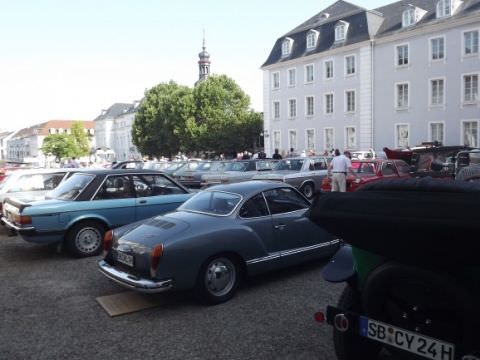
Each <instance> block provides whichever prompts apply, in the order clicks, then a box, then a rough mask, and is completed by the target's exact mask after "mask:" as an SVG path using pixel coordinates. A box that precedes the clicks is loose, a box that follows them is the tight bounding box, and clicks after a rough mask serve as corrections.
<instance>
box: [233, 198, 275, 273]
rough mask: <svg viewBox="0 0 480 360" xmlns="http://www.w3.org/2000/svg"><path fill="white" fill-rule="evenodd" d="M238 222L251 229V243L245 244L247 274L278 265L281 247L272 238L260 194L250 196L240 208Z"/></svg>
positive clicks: (271, 229)
mask: <svg viewBox="0 0 480 360" xmlns="http://www.w3.org/2000/svg"><path fill="white" fill-rule="evenodd" d="M238 221H239V223H240V224H241V225H243V226H246V227H248V228H249V229H251V231H252V233H253V236H252V237H251V239H252V240H251V241H252V243H250V244H247V246H248V247H249V251H248V252H247V253H249V254H250V256H249V258H248V259H247V265H248V268H249V273H257V272H264V271H268V270H272V269H273V268H275V267H279V265H280V257H281V246H280V244H279V243H278V242H277V241H275V238H274V237H273V223H272V217H271V215H270V212H269V211H268V207H267V204H266V202H265V198H264V196H263V194H262V193H260V194H257V195H254V196H252V197H251V198H250V199H248V200H247V201H245V203H244V204H243V205H242V206H241V207H240V210H239V212H238Z"/></svg>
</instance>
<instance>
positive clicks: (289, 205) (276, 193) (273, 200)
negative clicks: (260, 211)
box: [264, 188, 310, 215]
mask: <svg viewBox="0 0 480 360" xmlns="http://www.w3.org/2000/svg"><path fill="white" fill-rule="evenodd" d="M264 195H265V199H267V204H268V208H269V209H270V213H271V214H272V215H275V214H283V213H287V212H292V211H297V210H303V209H307V208H309V207H310V203H309V202H308V201H307V200H305V199H304V198H303V197H302V196H301V195H299V194H298V193H297V192H296V191H295V190H293V189H289V188H280V189H273V190H269V191H265V192H264Z"/></svg>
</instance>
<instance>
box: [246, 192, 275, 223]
mask: <svg viewBox="0 0 480 360" xmlns="http://www.w3.org/2000/svg"><path fill="white" fill-rule="evenodd" d="M239 215H240V217H242V218H254V217H260V216H267V215H269V212H268V208H267V204H266V203H265V199H264V198H263V195H262V194H257V195H255V196H254V197H252V198H251V199H250V200H248V201H246V202H245V204H243V206H242V207H241V209H240V212H239Z"/></svg>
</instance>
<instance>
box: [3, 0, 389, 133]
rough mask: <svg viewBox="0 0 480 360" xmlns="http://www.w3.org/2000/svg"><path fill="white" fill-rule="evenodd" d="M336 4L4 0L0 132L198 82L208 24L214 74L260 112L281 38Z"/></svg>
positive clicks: (83, 115) (372, 1)
mask: <svg viewBox="0 0 480 360" xmlns="http://www.w3.org/2000/svg"><path fill="white" fill-rule="evenodd" d="M333 2H334V1H332V0H326V1H325V0H316V1H314V0H300V1H292V0H261V1H259V0H242V1H235V2H234V1H230V0H223V1H222V0H203V1H201V0H176V1H171V0H169V1H167V0H129V1H127V0H82V1H69V0H67V1H66V0H18V1H11V0H0V109H1V111H0V129H2V130H18V129H21V128H23V127H27V126H31V125H34V124H38V123H41V122H45V121H48V120H93V119H94V118H95V117H97V116H98V115H99V114H100V112H101V110H102V109H107V108H108V107H110V106H111V105H112V104H114V103H116V102H126V103H131V102H133V101H134V100H140V99H141V98H142V97H143V94H144V92H145V90H146V89H149V88H151V87H153V86H155V85H157V84H159V83H162V82H168V81H170V80H173V81H175V82H176V83H178V84H181V85H187V86H193V84H194V83H195V81H197V80H198V63H197V62H198V53H199V52H200V51H201V50H202V40H203V31H205V41H206V47H207V51H208V52H209V53H210V60H211V73H213V74H226V75H227V76H229V77H231V78H232V79H234V80H235V82H236V83H237V84H238V85H239V86H240V87H241V88H242V89H243V90H244V91H245V92H246V93H247V94H248V95H249V96H250V99H251V107H252V108H253V109H254V110H256V111H263V109H262V108H263V102H262V101H263V100H262V84H263V75H262V71H261V70H260V66H261V65H262V64H263V62H265V60H266V59H267V56H268V54H269V52H270V50H271V49H272V47H273V45H274V43H275V41H276V39H277V38H279V37H281V36H282V35H283V34H285V33H287V32H288V31H290V30H291V29H293V28H295V27H296V26H297V25H299V24H301V23H302V22H304V21H306V20H307V19H309V18H310V17H312V16H314V15H315V14H317V13H319V12H321V11H322V10H323V9H325V8H326V7H328V6H329V5H331V4H332V3H333ZM391 2H392V1H388V0H366V1H365V0H363V1H362V2H352V3H355V4H356V5H359V6H363V7H365V8H367V9H374V8H376V7H379V6H383V5H385V4H387V3H391Z"/></svg>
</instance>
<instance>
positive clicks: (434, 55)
mask: <svg viewBox="0 0 480 360" xmlns="http://www.w3.org/2000/svg"><path fill="white" fill-rule="evenodd" d="M444 58H445V38H443V37H439V38H435V39H430V60H432V61H437V60H443V59H444Z"/></svg>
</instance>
